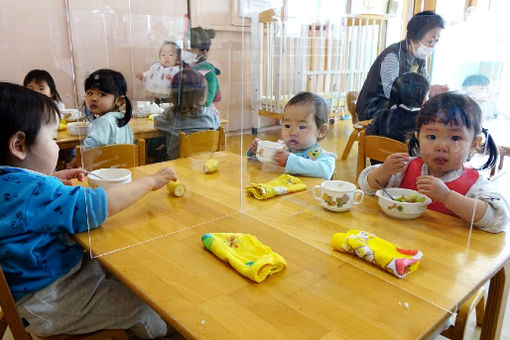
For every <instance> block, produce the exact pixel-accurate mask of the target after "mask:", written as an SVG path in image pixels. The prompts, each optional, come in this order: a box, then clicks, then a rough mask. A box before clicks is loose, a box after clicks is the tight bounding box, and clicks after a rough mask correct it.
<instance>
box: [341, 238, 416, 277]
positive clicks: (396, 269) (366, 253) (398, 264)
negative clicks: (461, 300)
mask: <svg viewBox="0 0 510 340" xmlns="http://www.w3.org/2000/svg"><path fill="white" fill-rule="evenodd" d="M331 245H332V246H333V248H335V249H336V250H340V251H345V252H348V253H352V254H354V255H356V256H358V257H359V258H362V259H363V260H365V261H368V262H371V263H373V264H375V265H377V266H379V267H381V268H382V269H384V270H386V271H389V272H390V273H392V274H393V275H395V276H396V277H399V278H403V277H405V276H407V274H410V273H412V272H414V271H415V270H417V269H418V266H419V265H420V260H421V258H422V257H423V253H422V252H421V251H419V250H412V249H401V248H398V247H397V246H395V245H394V244H393V243H391V242H388V241H386V240H383V239H382V238H380V237H377V236H375V235H374V234H370V233H367V232H366V231H361V230H353V229H351V230H349V231H348V232H347V233H336V234H335V235H333V238H332V239H331Z"/></svg>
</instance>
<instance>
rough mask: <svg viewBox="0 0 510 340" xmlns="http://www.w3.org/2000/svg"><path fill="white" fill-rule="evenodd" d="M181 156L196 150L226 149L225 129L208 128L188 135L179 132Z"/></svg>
mask: <svg viewBox="0 0 510 340" xmlns="http://www.w3.org/2000/svg"><path fill="white" fill-rule="evenodd" d="M179 137H180V141H179V158H183V157H188V156H190V155H191V154H193V153H195V152H207V151H211V152H214V151H221V150H225V130H224V129H223V127H221V126H220V127H219V128H218V130H206V131H199V132H194V133H192V134H189V135H186V134H185V133H184V132H181V133H179Z"/></svg>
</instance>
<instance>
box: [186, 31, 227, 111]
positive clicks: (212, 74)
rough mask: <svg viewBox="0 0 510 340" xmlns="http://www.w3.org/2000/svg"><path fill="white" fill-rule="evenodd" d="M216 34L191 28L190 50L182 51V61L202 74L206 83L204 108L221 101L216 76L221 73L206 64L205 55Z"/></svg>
mask: <svg viewBox="0 0 510 340" xmlns="http://www.w3.org/2000/svg"><path fill="white" fill-rule="evenodd" d="M215 35H216V32H215V31H214V30H213V29H203V28H202V27H193V28H192V29H191V30H190V47H191V48H190V49H187V50H184V51H183V53H182V60H183V61H184V62H185V63H186V64H188V65H190V66H191V67H192V68H193V69H194V70H195V71H198V72H200V73H202V75H203V76H204V78H205V80H206V81H207V98H206V101H205V104H204V107H209V106H214V103H218V102H219V101H220V100H221V95H220V86H219V84H218V77H217V76H218V75H220V74H221V71H220V70H219V69H218V68H216V67H215V66H214V65H212V64H211V63H209V62H207V53H208V52H209V48H210V47H211V39H213V38H214V36H215Z"/></svg>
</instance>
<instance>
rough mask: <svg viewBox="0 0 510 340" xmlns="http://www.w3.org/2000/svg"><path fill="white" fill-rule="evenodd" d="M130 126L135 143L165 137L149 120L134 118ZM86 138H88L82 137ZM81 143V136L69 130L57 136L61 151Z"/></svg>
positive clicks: (60, 132)
mask: <svg viewBox="0 0 510 340" xmlns="http://www.w3.org/2000/svg"><path fill="white" fill-rule="evenodd" d="M129 125H130V126H131V129H132V130H133V135H134V137H135V141H136V140H138V139H141V138H143V139H150V138H155V137H162V136H164V135H165V134H164V132H162V131H160V130H158V129H156V128H155V127H154V122H153V121H152V120H149V119H147V118H132V119H131V120H130V121H129ZM81 137H82V138H85V137H86V136H81ZM79 143H80V136H77V135H70V134H69V132H68V130H63V131H59V132H58V134H57V144H58V146H59V147H60V149H61V150H64V149H73V148H74V147H76V145H79Z"/></svg>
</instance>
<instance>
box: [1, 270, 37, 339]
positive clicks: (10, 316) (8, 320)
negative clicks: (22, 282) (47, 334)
mask: <svg viewBox="0 0 510 340" xmlns="http://www.w3.org/2000/svg"><path fill="white" fill-rule="evenodd" d="M0 307H2V311H1V312H0V314H1V318H0V335H1V338H3V337H4V334H5V331H6V329H7V326H9V329H10V330H11V333H12V336H13V338H14V339H16V340H18V339H20V340H30V339H32V337H31V336H30V334H28V333H27V331H25V327H24V326H23V322H22V321H21V316H20V315H19V313H18V309H17V308H16V303H15V302H14V298H13V297H12V294H11V290H10V289H9V285H8V284H7V280H6V279H5V275H4V272H3V270H2V267H1V266H0Z"/></svg>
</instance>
